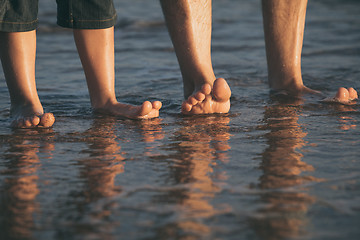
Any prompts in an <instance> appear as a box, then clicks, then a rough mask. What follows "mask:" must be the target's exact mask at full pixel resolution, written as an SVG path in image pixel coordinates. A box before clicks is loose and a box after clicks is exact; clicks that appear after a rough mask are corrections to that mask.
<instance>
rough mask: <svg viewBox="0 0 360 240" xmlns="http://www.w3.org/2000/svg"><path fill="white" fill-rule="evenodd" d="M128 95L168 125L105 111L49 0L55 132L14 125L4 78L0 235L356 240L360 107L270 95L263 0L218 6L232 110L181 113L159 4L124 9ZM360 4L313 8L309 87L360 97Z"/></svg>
mask: <svg viewBox="0 0 360 240" xmlns="http://www.w3.org/2000/svg"><path fill="white" fill-rule="evenodd" d="M115 3H116V8H117V12H118V15H119V17H118V23H117V26H116V30H115V52H116V65H115V66H116V80H117V83H116V92H117V96H118V99H119V100H120V101H123V102H128V103H132V104H140V103H141V102H143V101H144V100H147V99H151V100H161V101H162V102H163V109H162V112H161V115H160V117H159V118H158V119H155V120H150V121H131V120H124V119H119V118H116V117H109V116H98V115H94V114H93V113H92V111H91V107H90V103H89V99H88V98H89V97H88V92H87V88H86V85H85V79H84V74H83V72H82V68H81V64H80V61H79V59H78V55H77V52H76V48H75V45H74V43H73V37H72V34H71V31H68V30H64V29H61V28H59V27H57V26H56V23H55V22H56V20H55V14H56V11H55V9H56V5H55V3H54V1H46V0H42V1H40V10H39V11H40V26H39V31H38V50H37V68H36V70H37V72H36V74H37V84H38V90H39V95H40V98H41V100H42V103H43V105H44V107H45V109H46V111H51V112H53V113H54V114H55V116H56V123H55V125H54V127H53V128H52V129H39V130H37V129H35V130H12V129H10V128H9V127H8V126H9V124H10V121H9V119H8V118H9V111H8V109H9V99H8V98H9V96H8V93H7V88H6V85H5V80H4V77H3V75H0V92H1V94H0V98H1V99H0V135H1V136H0V238H1V239H267V240H272V239H358V238H359V236H360V230H359V224H360V162H359V159H360V158H359V157H360V152H359V146H360V138H359V136H360V127H359V126H358V125H359V124H360V123H359V121H360V112H359V111H360V108H359V103H357V104H356V105H353V106H343V105H331V104H325V103H322V102H320V101H318V100H316V99H307V101H288V102H280V103H279V102H278V101H273V100H271V99H270V98H269V94H268V86H267V79H266V75H267V70H266V61H265V50H264V40H263V31H262V18H261V10H260V1H255V0H251V1H235V0H219V1H214V9H213V14H214V16H213V18H214V22H213V47H212V53H213V63H214V68H215V72H216V75H217V76H219V77H220V76H221V77H224V78H226V79H227V80H228V81H229V84H230V86H231V89H232V93H233V95H232V99H231V100H232V106H231V111H230V113H229V114H226V115H214V116H209V117H184V116H182V115H180V114H179V112H180V105H181V102H182V99H183V97H182V82H181V76H180V72H179V68H178V65H177V61H176V57H175V54H174V51H173V48H172V44H171V42H170V39H169V36H168V33H167V30H166V27H165V24H164V20H163V16H162V13H161V9H160V6H159V3H158V1H154V0H153V1H149V0H136V1H125V0H117V1H115ZM359 10H360V3H359V2H358V1H350V0H347V1H340V0H331V1H325V0H321V1H320V0H317V1H310V3H309V7H308V17H307V22H306V32H305V40H304V49H303V62H302V68H303V77H304V81H305V84H306V85H308V86H309V87H312V88H314V89H317V90H321V91H323V92H324V93H325V94H333V93H334V92H335V91H336V89H337V88H338V87H339V86H353V87H355V88H357V89H360V83H359V79H360V71H359V66H360V27H359V26H360V18H359V17H358V13H359V12H360V11H359Z"/></svg>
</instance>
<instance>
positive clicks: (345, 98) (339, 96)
mask: <svg viewBox="0 0 360 240" xmlns="http://www.w3.org/2000/svg"><path fill="white" fill-rule="evenodd" d="M356 99H358V94H357V91H356V90H355V89H354V88H352V87H351V88H348V89H346V88H343V87H341V88H339V89H338V91H337V93H336V95H335V97H334V98H332V99H327V101H330V102H339V103H342V104H346V105H351V104H352V103H353V101H354V100H356Z"/></svg>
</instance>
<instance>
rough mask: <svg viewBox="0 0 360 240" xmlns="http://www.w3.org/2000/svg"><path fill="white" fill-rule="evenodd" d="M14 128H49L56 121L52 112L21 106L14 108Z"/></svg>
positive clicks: (12, 124) (12, 125)
mask: <svg viewBox="0 0 360 240" xmlns="http://www.w3.org/2000/svg"><path fill="white" fill-rule="evenodd" d="M11 112H12V113H11V115H12V117H13V119H14V120H13V121H12V123H11V127H12V128H35V127H39V128H49V127H51V126H52V125H53V124H54V122H55V117H54V115H53V114H52V113H43V111H42V110H40V111H34V109H32V108H19V109H17V110H12V111H11Z"/></svg>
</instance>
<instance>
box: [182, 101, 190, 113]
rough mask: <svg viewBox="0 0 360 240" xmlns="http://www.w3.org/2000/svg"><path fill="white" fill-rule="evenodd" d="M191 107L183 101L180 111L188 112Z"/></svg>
mask: <svg viewBox="0 0 360 240" xmlns="http://www.w3.org/2000/svg"><path fill="white" fill-rule="evenodd" d="M191 109H192V105H190V104H189V103H187V102H183V104H182V105H181V112H182V113H185V114H186V113H189V112H190V111H191Z"/></svg>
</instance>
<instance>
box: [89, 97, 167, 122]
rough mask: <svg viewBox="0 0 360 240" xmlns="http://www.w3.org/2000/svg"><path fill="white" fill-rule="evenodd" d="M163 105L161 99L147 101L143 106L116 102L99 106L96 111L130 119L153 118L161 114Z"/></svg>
mask: <svg viewBox="0 0 360 240" xmlns="http://www.w3.org/2000/svg"><path fill="white" fill-rule="evenodd" d="M161 106H162V103H161V102H159V101H154V102H149V101H145V102H144V103H143V104H142V105H141V106H133V105H130V104H124V103H119V102H115V103H109V104H107V105H105V106H104V107H97V108H95V111H98V112H102V113H106V114H111V115H114V116H120V117H125V118H130V119H151V118H156V117H158V116H159V110H160V108H161Z"/></svg>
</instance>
